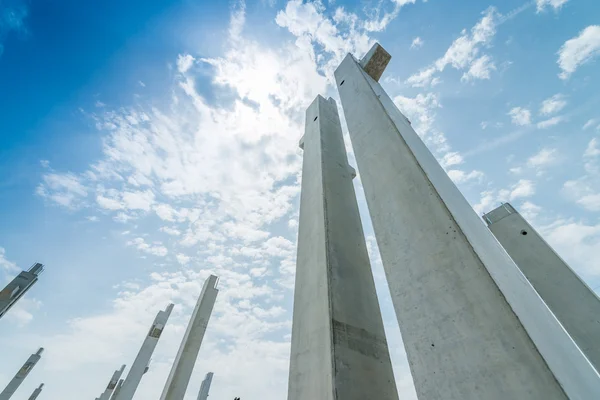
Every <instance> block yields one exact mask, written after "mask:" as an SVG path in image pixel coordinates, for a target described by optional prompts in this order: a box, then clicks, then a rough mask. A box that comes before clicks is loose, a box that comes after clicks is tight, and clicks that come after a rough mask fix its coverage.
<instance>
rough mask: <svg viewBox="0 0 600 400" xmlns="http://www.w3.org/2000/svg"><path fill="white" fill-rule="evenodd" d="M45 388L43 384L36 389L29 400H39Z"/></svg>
mask: <svg viewBox="0 0 600 400" xmlns="http://www.w3.org/2000/svg"><path fill="white" fill-rule="evenodd" d="M43 388H44V384H43V383H42V384H41V385H40V386H39V387H38V388H36V389H35V390H34V391H33V393H32V394H31V396H29V400H35V399H37V398H38V396H39V395H40V393H42V389H43Z"/></svg>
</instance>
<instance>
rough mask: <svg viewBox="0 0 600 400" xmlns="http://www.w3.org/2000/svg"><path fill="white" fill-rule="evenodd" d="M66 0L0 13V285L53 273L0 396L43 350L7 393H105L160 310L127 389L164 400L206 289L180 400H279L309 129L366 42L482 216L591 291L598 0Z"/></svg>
mask: <svg viewBox="0 0 600 400" xmlns="http://www.w3.org/2000/svg"><path fill="white" fill-rule="evenodd" d="M59 3H60V5H58V4H57V2H51V1H44V0H42V1H35V2H33V1H22V0H8V1H7V0H2V1H0V109H1V110H2V112H1V113H0V209H1V210H3V211H4V212H3V213H2V224H1V225H0V284H4V283H5V282H7V281H8V280H10V279H11V278H12V276H14V275H15V274H16V273H17V272H18V271H19V269H20V268H27V267H29V266H30V265H31V264H33V263H34V262H35V261H39V262H43V263H44V264H46V268H47V269H46V272H45V273H44V275H43V276H42V278H41V280H40V282H39V283H38V284H37V285H36V286H35V287H34V288H33V289H32V290H31V292H30V293H28V295H27V296H26V297H25V298H24V299H23V300H22V301H21V302H20V303H19V304H18V306H17V307H16V308H15V309H13V310H11V312H10V313H9V314H8V315H7V316H6V317H5V318H4V319H3V321H2V329H1V330H0V343H1V344H0V354H1V355H2V360H3V362H2V363H1V365H0V387H2V386H4V385H5V384H6V382H7V381H8V380H9V379H10V378H11V377H12V376H13V374H14V373H15V372H16V370H17V369H18V368H19V366H20V364H21V363H22V362H23V361H24V360H25V359H26V358H27V357H28V356H29V354H31V353H32V352H34V351H35V350H36V349H37V348H38V347H39V346H43V347H45V348H46V353H45V354H44V356H43V358H42V361H41V362H40V364H39V365H38V366H37V367H36V368H35V369H34V371H33V372H32V373H31V375H30V377H29V378H28V379H27V381H26V382H25V383H24V384H23V386H22V388H21V389H20V391H19V393H18V396H19V397H18V398H26V396H28V395H29V394H30V393H31V392H32V391H33V389H34V388H35V387H36V386H37V385H39V383H41V382H44V383H46V387H45V389H44V396H45V397H44V398H45V399H49V400H58V399H61V400H63V399H80V398H86V397H87V398H93V397H95V396H97V395H98V394H99V393H100V392H101V391H102V390H103V388H104V387H105V385H106V383H107V381H108V379H109V378H110V376H111V374H112V371H113V370H115V369H117V368H118V367H119V366H120V365H121V364H123V363H126V364H128V365H130V364H131V362H132V361H133V358H134V357H135V354H136V353H137V350H138V346H139V344H140V342H141V340H142V338H143V336H144V335H145V333H146V331H147V329H148V327H149V325H150V323H151V321H152V319H153V317H154V315H155V314H156V313H157V312H158V311H159V310H160V309H164V307H165V306H166V305H167V304H168V303H169V302H170V301H172V302H174V303H176V304H177V306H176V308H175V310H174V312H173V315H172V316H171V319H170V321H169V324H168V326H167V328H166V330H165V333H164V336H163V337H162V338H161V341H160V343H159V346H158V347H157V350H156V352H155V354H154V359H153V362H152V364H151V368H150V371H149V372H148V374H147V375H146V377H145V378H144V380H143V381H142V385H141V386H140V389H139V391H138V395H137V396H136V398H138V399H147V398H158V396H159V393H160V390H161V388H162V385H163V383H164V381H165V380H166V376H167V374H168V371H169V368H170V362H171V360H172V358H173V357H174V356H175V353H176V349H177V346H178V344H179V341H180V339H181V337H182V335H183V332H184V329H185V325H186V322H187V320H188V318H189V315H190V313H191V310H192V308H193V305H194V302H195V300H196V298H197V296H198V294H199V293H200V289H201V286H202V283H203V281H204V279H205V278H206V277H207V276H208V275H209V274H210V273H216V274H217V275H219V276H220V277H221V281H220V290H221V291H220V294H219V297H218V300H217V304H216V306H215V312H214V314H213V317H212V320H211V324H210V328H209V331H208V333H207V336H206V338H205V343H204V344H203V349H202V352H201V356H200V357H199V361H198V364H197V366H196V370H195V374H194V378H193V380H192V383H191V385H190V388H189V389H190V390H189V392H188V396H187V398H189V399H195V397H196V395H197V391H198V389H199V386H200V382H201V380H202V378H203V376H204V374H205V373H206V372H208V371H213V372H215V377H214V379H213V387H212V390H211V393H212V395H214V396H215V397H216V398H233V397H234V396H241V397H242V398H246V397H247V398H249V399H252V398H261V399H267V400H270V399H272V400H276V399H282V398H285V395H286V393H287V370H288V358H289V340H290V336H289V335H290V331H291V306H292V289H293V279H294V268H295V263H294V261H295V240H296V229H297V223H298V222H297V213H298V203H299V196H298V195H299V179H300V167H301V156H302V155H301V152H300V150H299V149H298V148H297V143H298V139H299V138H300V137H301V136H302V133H303V126H302V123H303V113H304V110H305V109H306V107H307V106H308V105H309V104H310V103H311V102H312V100H313V99H314V97H315V96H316V95H317V94H322V95H328V96H333V97H335V98H337V94H336V93H335V91H334V88H333V86H332V84H331V82H332V72H333V70H334V69H335V67H336V66H337V65H338V63H339V62H340V61H341V59H342V58H343V56H344V55H345V54H346V53H348V52H351V53H354V54H355V55H357V56H362V54H363V53H364V52H366V50H368V48H369V47H370V46H371V45H372V44H373V43H374V42H375V41H379V42H380V43H381V44H382V45H383V46H384V47H385V48H386V49H387V50H388V51H389V52H390V53H391V54H392V61H391V63H390V65H389V66H388V69H387V70H386V72H385V74H384V76H383V77H382V80H381V83H382V85H383V87H384V88H385V89H386V90H387V91H388V93H389V94H390V95H391V96H392V98H393V99H394V101H395V102H396V104H397V105H398V106H399V107H400V109H401V111H403V112H404V113H405V114H406V115H407V116H408V117H409V118H410V119H411V121H412V122H413V126H414V127H415V128H416V130H417V132H418V133H419V134H420V135H421V136H422V137H423V139H424V141H425V142H426V143H427V145H428V146H429V148H430V149H431V150H432V152H433V153H434V154H435V155H436V157H437V158H438V159H439V160H440V162H441V163H442V165H443V166H444V168H445V169H446V170H447V171H448V173H449V175H450V176H451V177H452V179H453V180H454V181H455V182H456V183H457V185H458V186H459V188H460V189H461V190H462V192H463V194H464V195H465V196H466V197H467V199H468V200H469V201H470V202H471V204H472V205H473V207H474V208H475V210H476V211H477V212H478V213H479V214H481V213H483V212H487V211H490V210H491V209H493V208H495V207H496V206H497V205H499V204H500V203H501V202H503V201H510V202H511V203H512V204H513V205H514V206H516V207H517V208H518V209H519V210H520V211H521V212H522V214H523V215H525V216H526V217H527V218H528V219H529V221H530V222H531V223H532V224H533V225H534V226H535V227H536V228H537V229H538V230H539V231H540V232H541V233H542V234H543V235H544V237H545V238H546V239H547V240H548V241H549V242H550V243H551V244H552V245H553V246H554V247H555V249H556V250H557V251H558V252H559V254H560V255H561V256H563V257H564V258H565V259H566V260H567V261H568V262H569V263H570V264H571V266H572V267H573V268H574V269H576V270H577V271H578V272H579V273H580V274H581V275H582V276H583V277H584V279H585V280H586V281H587V282H588V284H589V285H590V286H591V287H592V288H594V289H595V290H596V292H600V259H599V258H598V257H597V254H599V252H600V219H599V214H598V213H599V212H600V180H599V179H598V176H600V174H599V173H598V172H599V170H600V112H599V111H598V110H600V95H599V94H598V93H599V89H600V84H599V82H600V72H599V71H600V69H599V68H598V58H599V57H600V26H598V25H597V24H598V21H600V4H598V3H597V2H596V1H593V0H537V1H529V2H528V1H524V0H522V1H519V0H505V1H489V2H481V1H475V0H472V1H462V2H460V4H457V2H454V1H448V0H429V1H422V0H412V1H411V0H395V1H360V2H353V1H348V2H343V1H339V0H336V1H329V2H327V1H323V2H301V1H287V2H286V1H268V0H262V1H253V2H252V1H247V2H245V3H244V2H240V1H235V2H218V4H214V2H202V1H191V0H183V1H148V0H146V1H140V0H131V1H127V2H117V1H113V0H107V1H103V2H97V4H95V3H94V4H92V3H93V2H81V1H71V0H63V1H61V2H59ZM88 3H90V4H88ZM343 125H345V124H344V123H343ZM349 144H350V143H349V142H348V141H347V148H348V150H349V151H350V152H351V147H350V146H349ZM350 159H351V162H352V163H354V161H353V156H352V154H350ZM359 172H360V171H359ZM356 186H357V193H358V197H359V203H360V207H361V214H362V217H363V223H364V225H365V231H366V234H367V236H368V238H367V239H368V243H369V245H370V250H371V251H370V252H371V258H372V263H373V268H374V274H375V277H376V283H377V288H378V293H379V297H380V301H381V304H382V311H383V316H384V320H385V324H386V329H387V335H388V341H389V343H390V350H391V353H392V358H393V362H394V368H395V374H396V379H397V381H398V387H399V390H400V392H401V394H402V398H406V399H414V398H415V394H414V389H413V388H412V383H411V379H410V374H409V371H408V365H407V363H406V360H405V356H404V351H403V348H402V342H401V338H400V332H399V329H398V326H397V323H396V322H395V316H394V313H393V309H392V306H391V302H390V299H389V293H388V290H387V286H386V282H385V277H384V274H383V270H382V268H381V263H380V260H379V257H378V254H377V247H376V244H375V241H374V239H373V235H372V229H371V226H370V222H369V218H368V213H367V212H366V205H365V202H364V196H363V195H362V188H361V186H360V179H357V180H356Z"/></svg>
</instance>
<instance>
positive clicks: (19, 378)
mask: <svg viewBox="0 0 600 400" xmlns="http://www.w3.org/2000/svg"><path fill="white" fill-rule="evenodd" d="M43 351H44V348H43V347H40V348H39V349H38V351H37V352H36V353H35V354H32V355H31V356H29V358H28V359H27V361H26V362H25V364H23V366H22V367H21V369H20V370H19V372H17V374H16V375H15V377H14V378H13V379H12V380H11V381H10V382H8V385H7V386H6V388H4V390H3V391H2V393H0V400H9V399H10V398H11V397H12V395H13V394H15V392H16V391H17V389H18V388H19V386H21V383H23V381H24V380H25V378H27V375H29V373H30V372H31V370H32V369H33V367H35V365H36V364H37V363H38V361H40V358H42V352H43Z"/></svg>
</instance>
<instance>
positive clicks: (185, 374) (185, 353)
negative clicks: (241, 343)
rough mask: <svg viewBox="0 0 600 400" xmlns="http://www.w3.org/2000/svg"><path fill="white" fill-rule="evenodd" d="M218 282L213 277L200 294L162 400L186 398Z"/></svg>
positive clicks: (215, 297) (217, 292) (181, 399)
mask: <svg viewBox="0 0 600 400" xmlns="http://www.w3.org/2000/svg"><path fill="white" fill-rule="evenodd" d="M218 281H219V278H218V277H216V276H214V275H211V276H210V277H209V278H208V279H207V280H206V281H205V282H204V286H203V287H202V293H200V297H199V298H198V302H197V303H196V307H195V308H194V311H193V312H192V317H191V318H190V323H189V324H188V327H187V329H186V331H185V334H184V336H183V339H182V340H181V345H180V346H179V350H178V351H177V356H176V357H175V361H173V366H172V367H171V372H170V373H169V377H168V378H167V383H166V384H165V387H164V389H163V392H162V395H161V396H160V400H183V397H184V396H185V392H186V390H187V387H188V384H189V383H190V378H191V376H192V371H193V370H194V365H195V364H196V359H197V358H198V353H199V352H200V346H201V345H202V339H204V334H205V333H206V328H207V326H208V321H209V320H210V315H211V314H212V310H213V307H214V305H215V301H216V299H217V294H219V291H218V290H217V283H218Z"/></svg>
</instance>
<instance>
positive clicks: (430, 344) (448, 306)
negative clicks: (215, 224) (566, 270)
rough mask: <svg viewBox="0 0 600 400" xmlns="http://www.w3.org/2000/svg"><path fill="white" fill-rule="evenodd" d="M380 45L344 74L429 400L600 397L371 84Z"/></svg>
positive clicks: (361, 159) (370, 196) (410, 345)
mask: <svg viewBox="0 0 600 400" xmlns="http://www.w3.org/2000/svg"><path fill="white" fill-rule="evenodd" d="M376 46H377V47H379V49H375V51H371V52H370V54H371V55H370V57H371V58H370V59H363V60H361V61H360V62H358V61H356V60H355V59H354V57H352V55H350V54H349V55H347V56H346V58H345V59H344V60H343V62H342V63H341V65H340V66H339V67H338V68H337V70H336V71H335V79H336V83H337V87H338V91H339V94H340V98H341V101H342V105H343V109H344V115H345V117H346V121H347V125H348V130H349V133H350V138H351V140H352V146H353V149H354V153H355V155H356V159H357V163H358V167H359V170H360V176H361V181H362V183H363V187H364V190H365V195H366V199H367V203H368V208H369V213H370V215H371V219H372V222H373V228H374V231H375V236H376V239H377V243H378V245H379V249H380V252H381V257H382V261H383V265H384V268H385V271H386V276H387V280H388V284H389V287H390V292H391V296H392V301H393V303H394V308H395V311H396V316H397V318H398V321H399V323H400V330H401V332H402V338H403V341H404V345H405V348H406V353H407V356H408V360H409V363H410V367H411V372H412V375H413V379H414V382H415V387H416V391H417V394H418V396H419V398H420V399H427V400H435V399H444V400H453V399H461V400H465V399H478V400H479V399H486V400H492V399H494V400H495V399H498V400H500V399H526V398H532V396H534V397H536V398H540V399H542V398H543V399H565V398H566V396H565V392H566V393H567V395H568V396H569V397H570V398H572V399H575V398H578V399H587V398H594V397H595V396H597V394H598V393H600V377H599V376H598V374H597V372H596V371H595V370H594V369H593V368H592V367H591V365H590V364H589V362H588V361H587V360H586V359H585V357H584V356H583V354H582V353H581V351H580V350H579V349H578V348H577V346H576V345H575V343H574V342H573V341H572V340H571V339H570V337H569V336H568V335H567V334H566V332H565V331H564V330H563V329H562V327H561V326H560V324H559V323H558V321H557V320H556V318H555V317H554V315H553V314H552V312H551V311H550V310H549V309H548V307H547V306H546V305H545V304H544V303H543V301H542V300H541V299H540V297H539V296H538V295H537V293H536V292H535V290H533V287H532V286H531V285H530V284H529V282H527V280H526V279H525V278H524V277H523V275H522V274H521V273H520V272H519V270H518V268H517V267H516V266H515V265H514V263H513V261H512V260H511V259H510V257H509V256H508V255H507V254H506V252H505V251H504V250H503V249H502V247H501V246H500V245H499V244H498V242H497V241H496V240H495V239H494V237H493V235H492V234H491V233H490V232H489V231H488V230H487V229H486V227H485V225H484V224H483V223H482V222H481V220H480V218H479V217H478V216H477V215H476V214H475V212H474V211H473V209H472V208H471V207H470V205H469V204H468V202H467V201H466V199H465V198H464V197H463V196H462V194H461V193H460V191H459V190H458V189H457V188H456V186H455V185H454V184H453V182H452V181H451V180H450V178H449V177H448V176H447V174H446V173H445V172H444V170H443V169H442V168H441V166H440V165H439V163H438V162H437V161H436V160H435V158H434V157H433V155H432V154H431V153H430V152H429V150H428V149H427V147H426V146H425V144H424V143H423V142H422V140H421V139H420V138H419V136H418V135H417V134H416V133H415V131H414V130H413V128H412V126H411V124H410V121H409V120H408V119H407V118H406V117H405V116H404V115H402V113H401V112H400V111H399V110H398V109H397V107H396V106H395V105H394V103H393V102H392V100H391V99H390V98H389V96H388V95H387V93H386V92H385V91H384V90H383V89H382V88H381V86H380V85H379V83H378V82H377V81H376V79H374V78H373V77H375V78H377V75H380V71H379V69H381V68H385V65H386V64H387V62H388V61H389V57H390V56H389V54H387V52H385V51H384V50H383V49H381V47H380V46H379V45H376ZM366 71H369V73H367V72H366ZM540 353H541V354H540ZM542 356H543V357H542ZM557 380H558V382H557ZM559 382H560V385H559ZM561 386H562V388H561ZM563 388H564V392H563Z"/></svg>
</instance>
